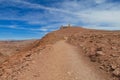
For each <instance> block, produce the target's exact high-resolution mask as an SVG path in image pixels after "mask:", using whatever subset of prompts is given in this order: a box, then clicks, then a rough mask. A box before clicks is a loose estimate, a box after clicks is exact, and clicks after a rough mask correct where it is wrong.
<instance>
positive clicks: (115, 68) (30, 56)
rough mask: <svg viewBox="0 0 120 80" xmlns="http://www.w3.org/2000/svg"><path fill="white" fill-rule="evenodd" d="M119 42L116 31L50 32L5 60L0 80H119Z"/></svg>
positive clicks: (68, 29) (75, 29) (74, 29)
mask: <svg viewBox="0 0 120 80" xmlns="http://www.w3.org/2000/svg"><path fill="white" fill-rule="evenodd" d="M119 40H120V31H102V30H92V29H91V30H90V29H84V28H77V27H75V28H74V27H72V28H65V29H61V30H58V31H54V32H51V33H49V34H47V35H46V36H45V37H43V38H42V39H41V40H37V41H36V42H34V45H31V46H29V47H27V48H26V49H25V50H22V51H21V52H20V53H19V54H16V55H14V56H12V57H10V58H9V59H8V60H6V61H5V62H4V63H3V64H2V65H1V66H0V79H1V80H119V79H120V41H119ZM65 41H67V43H66V42H65ZM70 44H72V45H73V46H72V45H70ZM75 46H76V47H75Z"/></svg>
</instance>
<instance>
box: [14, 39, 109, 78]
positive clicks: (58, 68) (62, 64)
mask: <svg viewBox="0 0 120 80" xmlns="http://www.w3.org/2000/svg"><path fill="white" fill-rule="evenodd" d="M16 80H110V79H107V78H106V75H105V74H103V73H102V72H101V71H100V70H98V69H96V68H95V67H94V66H93V65H92V64H91V63H90V62H89V61H87V60H86V59H85V58H84V57H83V56H82V55H80V52H79V51H77V48H75V47H74V46H71V45H69V44H67V43H66V42H65V41H59V42H57V43H56V44H54V45H52V46H50V48H49V49H47V50H46V51H42V52H39V54H36V55H34V56H33V61H32V63H31V64H30V65H29V66H28V67H27V69H26V70H24V71H22V72H21V73H20V74H19V75H18V76H17V77H16Z"/></svg>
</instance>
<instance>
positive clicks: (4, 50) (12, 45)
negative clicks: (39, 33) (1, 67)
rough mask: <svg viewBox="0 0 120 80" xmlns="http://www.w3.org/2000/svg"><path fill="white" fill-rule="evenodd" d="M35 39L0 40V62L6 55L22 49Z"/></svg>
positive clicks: (8, 55)
mask: <svg viewBox="0 0 120 80" xmlns="http://www.w3.org/2000/svg"><path fill="white" fill-rule="evenodd" d="M34 42H35V40H23V41H0V63H2V62H4V61H5V60H6V59H7V58H8V57H10V56H12V55H14V54H17V53H19V52H21V51H23V49H24V48H26V47H28V46H30V45H32V44H33V43H34Z"/></svg>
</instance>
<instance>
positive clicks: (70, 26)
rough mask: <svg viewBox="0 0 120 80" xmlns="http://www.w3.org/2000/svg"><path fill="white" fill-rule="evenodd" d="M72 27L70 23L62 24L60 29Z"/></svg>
mask: <svg viewBox="0 0 120 80" xmlns="http://www.w3.org/2000/svg"><path fill="white" fill-rule="evenodd" d="M70 27H71V25H70V24H68V26H63V25H62V26H61V27H60V29H65V28H70Z"/></svg>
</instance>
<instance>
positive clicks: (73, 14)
mask: <svg viewBox="0 0 120 80" xmlns="http://www.w3.org/2000/svg"><path fill="white" fill-rule="evenodd" d="M9 2H11V4H9V5H10V6H15V7H19V8H28V9H33V10H38V11H36V12H28V13H26V14H25V15H23V16H21V17H19V16H18V15H17V13H14V12H13V14H16V15H14V16H13V17H7V18H6V17H2V15H1V16H0V17H1V18H0V19H2V18H3V19H11V20H12V19H13V20H23V21H27V23H28V24H32V25H34V24H39V25H40V24H44V25H45V27H47V26H49V25H50V27H51V28H54V29H56V27H57V26H60V25H65V24H68V23H71V24H73V25H80V26H88V25H89V28H94V27H93V25H94V26H95V27H96V28H97V26H98V29H99V27H101V28H103V29H104V28H108V29H109V28H111V27H112V29H115V28H116V27H117V29H120V22H119V21H120V15H119V14H120V11H119V8H120V5H119V3H114V2H110V1H108V0H86V1H85V0H80V1H78V0H73V1H71V0H65V1H63V2H59V3H57V4H55V3H54V4H53V5H54V6H53V7H48V6H44V5H41V4H36V3H30V2H29V1H23V0H9ZM71 4H72V5H71ZM56 7H57V8H56ZM41 9H42V10H44V12H43V13H41V12H40V11H39V10H41ZM6 15H7V14H6ZM51 24H52V25H53V26H54V24H55V26H54V27H52V25H51ZM104 24H105V25H104ZM109 26H110V27H109ZM31 30H39V29H31ZM43 31H47V30H46V28H45V29H43Z"/></svg>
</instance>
